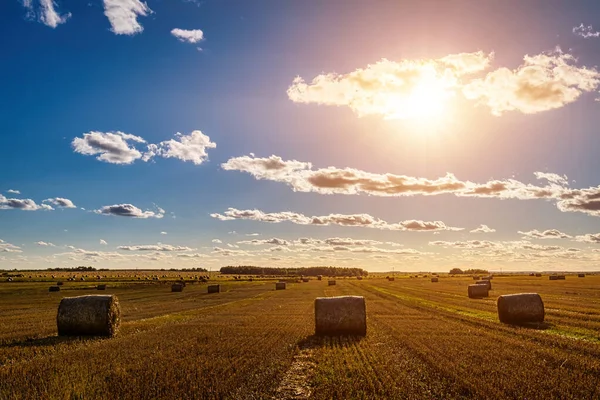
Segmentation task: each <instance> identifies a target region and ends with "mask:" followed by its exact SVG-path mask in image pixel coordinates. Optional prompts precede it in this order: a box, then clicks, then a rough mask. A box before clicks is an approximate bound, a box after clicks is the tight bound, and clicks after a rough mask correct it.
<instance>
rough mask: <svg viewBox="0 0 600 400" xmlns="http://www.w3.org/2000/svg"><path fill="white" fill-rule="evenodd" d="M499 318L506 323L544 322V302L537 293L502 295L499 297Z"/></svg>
mask: <svg viewBox="0 0 600 400" xmlns="http://www.w3.org/2000/svg"><path fill="white" fill-rule="evenodd" d="M498 318H499V319H500V322H503V323H505V324H525V323H531V322H544V302H543V301H542V298H541V297H540V295H539V294H537V293H519V294H506V295H502V296H500V297H498Z"/></svg>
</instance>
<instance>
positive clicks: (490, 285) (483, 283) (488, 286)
mask: <svg viewBox="0 0 600 400" xmlns="http://www.w3.org/2000/svg"><path fill="white" fill-rule="evenodd" d="M475 284H477V285H486V286H487V288H488V290H492V282H491V281H484V280H481V281H477V282H475Z"/></svg>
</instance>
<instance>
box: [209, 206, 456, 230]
mask: <svg viewBox="0 0 600 400" xmlns="http://www.w3.org/2000/svg"><path fill="white" fill-rule="evenodd" d="M211 217H213V218H217V219H219V220H221V221H230V220H236V219H246V220H252V221H260V222H269V223H281V222H291V223H293V224H297V225H316V226H327V225H340V226H355V227H365V228H374V229H382V230H394V231H416V232H434V231H459V230H462V229H463V228H455V227H451V226H447V225H446V224H444V223H443V222H442V221H419V220H407V221H402V222H397V223H388V222H387V221H384V220H382V219H379V218H375V217H373V216H371V215H369V214H351V215H346V214H329V215H324V216H306V215H304V214H299V213H295V212H291V211H283V212H277V213H265V212H263V211H260V210H238V209H236V208H229V209H228V210H227V211H225V212H224V213H223V214H219V213H214V214H211Z"/></svg>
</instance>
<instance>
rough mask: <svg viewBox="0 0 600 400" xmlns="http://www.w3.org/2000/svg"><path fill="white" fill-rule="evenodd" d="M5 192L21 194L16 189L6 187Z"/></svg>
mask: <svg viewBox="0 0 600 400" xmlns="http://www.w3.org/2000/svg"><path fill="white" fill-rule="evenodd" d="M6 193H10V194H21V192H19V191H18V190H15V189H8V190H7V191H6Z"/></svg>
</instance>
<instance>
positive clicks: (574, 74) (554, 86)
mask: <svg viewBox="0 0 600 400" xmlns="http://www.w3.org/2000/svg"><path fill="white" fill-rule="evenodd" d="M523 60H524V63H523V64H522V65H520V66H519V67H518V68H517V69H515V70H510V69H508V68H499V69H497V70H495V71H492V72H490V73H488V74H487V75H486V77H485V78H482V79H475V80H473V81H472V82H470V83H469V84H467V85H465V86H464V88H463V94H464V95H465V97H467V98H468V99H472V100H478V101H479V102H480V103H481V104H484V105H487V106H488V107H489V108H490V109H491V111H492V114H494V115H498V116H499V115H502V114H503V113H504V112H506V111H520V112H522V113H525V114H533V113H538V112H542V111H547V110H552V109H555V108H560V107H563V106H565V105H567V104H569V103H572V102H574V101H575V100H577V99H578V98H579V96H581V94H582V93H584V92H591V91H594V90H595V89H596V88H597V87H598V85H599V84H600V73H599V72H598V71H597V70H596V69H595V68H586V67H578V66H576V65H575V62H576V61H577V60H576V59H575V57H573V56H572V55H570V54H566V53H563V52H562V51H560V49H558V48H557V49H556V51H554V52H552V53H548V54H538V55H535V56H525V57H524V58H523Z"/></svg>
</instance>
